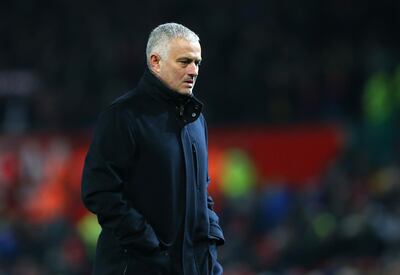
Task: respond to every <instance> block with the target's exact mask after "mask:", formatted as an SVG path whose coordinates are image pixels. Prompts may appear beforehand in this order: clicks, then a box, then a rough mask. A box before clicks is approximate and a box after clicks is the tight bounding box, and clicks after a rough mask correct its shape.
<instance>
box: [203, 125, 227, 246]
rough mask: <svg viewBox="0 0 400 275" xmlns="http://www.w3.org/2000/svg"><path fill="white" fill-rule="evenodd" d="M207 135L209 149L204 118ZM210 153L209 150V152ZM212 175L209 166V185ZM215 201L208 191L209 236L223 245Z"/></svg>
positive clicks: (205, 127) (222, 235) (223, 239)
mask: <svg viewBox="0 0 400 275" xmlns="http://www.w3.org/2000/svg"><path fill="white" fill-rule="evenodd" d="M203 124H204V130H205V136H206V144H207V151H208V133H207V125H206V122H205V120H204V119H203ZM207 155H208V152H207ZM210 182H211V181H210V176H209V175H208V167H207V186H209V184H210ZM213 206H214V201H213V199H212V197H211V196H210V195H209V194H208V192H207V207H208V217H209V221H210V230H209V232H210V233H209V234H210V235H209V236H208V237H209V238H210V239H213V240H215V241H216V242H217V245H223V244H224V243H225V238H224V234H223V232H222V229H221V226H220V225H219V217H218V215H217V213H215V211H214V208H213Z"/></svg>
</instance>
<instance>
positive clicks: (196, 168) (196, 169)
mask: <svg viewBox="0 0 400 275" xmlns="http://www.w3.org/2000/svg"><path fill="white" fill-rule="evenodd" d="M192 154H193V162H194V163H193V170H194V179H195V185H196V187H197V188H199V176H198V174H199V163H198V162H199V161H198V158H197V150H196V144H195V143H194V142H193V143H192Z"/></svg>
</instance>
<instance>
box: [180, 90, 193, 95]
mask: <svg viewBox="0 0 400 275" xmlns="http://www.w3.org/2000/svg"><path fill="white" fill-rule="evenodd" d="M179 93H180V94H183V95H191V94H192V90H183V91H179Z"/></svg>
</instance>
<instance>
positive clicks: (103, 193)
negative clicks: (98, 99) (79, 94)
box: [82, 70, 224, 274]
mask: <svg viewBox="0 0 400 275" xmlns="http://www.w3.org/2000/svg"><path fill="white" fill-rule="evenodd" d="M201 109H202V104H201V103H200V102H199V101H198V100H197V99H196V98H195V97H193V96H184V95H180V94H178V93H176V92H173V91H171V90H169V89H168V88H167V87H165V86H164V85H163V84H162V83H161V81H159V80H158V79H157V78H156V77H155V76H154V75H153V74H152V73H150V72H149V71H148V70H146V72H145V73H144V75H143V77H142V79H141V81H140V82H139V84H138V86H137V88H136V89H134V90H133V91H130V92H128V93H127V94H125V95H124V96H122V97H121V98H119V99H117V100H116V101H115V102H114V103H112V104H111V105H110V106H109V107H108V108H107V109H106V110H105V111H104V112H103V113H102V114H101V115H100V118H99V120H98V123H97V126H96V128H95V132H94V136H93V140H92V143H91V145H90V148H89V151H88V154H87V157H86V161H85V167H84V171H83V176H82V199H83V202H84V204H85V205H86V207H87V208H88V209H89V210H90V211H91V212H93V213H95V214H96V215H97V217H98V220H99V223H100V225H101V227H102V232H101V234H100V237H99V240H98V243H97V250H96V258H95V265H94V274H129V270H132V271H135V274H153V273H154V274H158V273H157V272H156V271H155V270H149V268H151V266H156V265H157V264H160V265H162V263H163V261H167V259H164V258H163V256H162V255H164V256H165V257H166V256H167V253H165V254H163V252H164V251H165V249H167V248H168V247H170V246H171V245H172V243H173V242H174V241H175V240H176V239H177V238H178V237H179V236H178V235H179V234H183V236H182V253H183V254H182V263H183V270H184V273H185V274H200V273H201V271H199V267H198V263H196V260H197V259H196V247H197V245H198V244H200V243H202V242H204V241H205V240H210V239H213V240H216V241H217V243H218V244H222V243H223V242H224V237H223V233H222V230H221V228H220V226H219V224H218V216H217V215H216V213H215V212H214V211H213V208H212V205H213V201H212V199H211V197H210V196H208V192H207V187H208V184H209V177H208V159H207V127H206V124H205V120H204V117H203V115H202V114H201ZM154 251H157V252H154ZM215 253H216V251H210V255H211V258H213V259H212V262H213V263H214V261H215V265H219V264H218V263H217V261H216V254H215ZM127 254H128V255H127ZM136 256H137V257H136ZM134 258H140V259H141V260H140V261H137V259H136V262H131V260H130V259H133V260H134ZM146 261H147V262H148V263H149V264H148V265H147V266H143V262H146ZM153 271H154V272H153ZM220 272H221V271H220V267H217V266H215V268H214V272H213V273H214V274H218V273H220ZM160 274H161V273H160Z"/></svg>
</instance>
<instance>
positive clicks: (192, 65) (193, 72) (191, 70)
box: [187, 62, 199, 77]
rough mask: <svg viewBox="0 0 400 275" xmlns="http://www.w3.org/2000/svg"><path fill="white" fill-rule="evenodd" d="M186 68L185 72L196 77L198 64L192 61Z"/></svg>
mask: <svg viewBox="0 0 400 275" xmlns="http://www.w3.org/2000/svg"><path fill="white" fill-rule="evenodd" d="M187 69H188V70H187V74H188V75H190V76H191V77H196V76H197V75H198V74H199V66H198V65H197V64H195V63H194V62H192V63H190V64H189V66H187Z"/></svg>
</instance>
